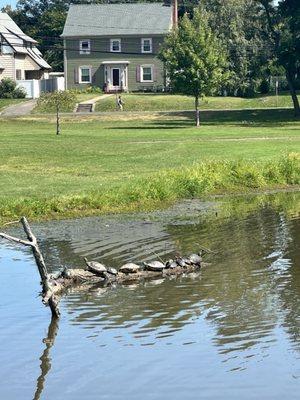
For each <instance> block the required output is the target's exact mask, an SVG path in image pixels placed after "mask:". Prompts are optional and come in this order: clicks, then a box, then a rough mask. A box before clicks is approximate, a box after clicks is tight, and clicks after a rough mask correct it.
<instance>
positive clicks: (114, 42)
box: [110, 39, 121, 53]
mask: <svg viewBox="0 0 300 400" xmlns="http://www.w3.org/2000/svg"><path fill="white" fill-rule="evenodd" d="M110 51H111V52H113V53H120V52H121V39H110Z"/></svg>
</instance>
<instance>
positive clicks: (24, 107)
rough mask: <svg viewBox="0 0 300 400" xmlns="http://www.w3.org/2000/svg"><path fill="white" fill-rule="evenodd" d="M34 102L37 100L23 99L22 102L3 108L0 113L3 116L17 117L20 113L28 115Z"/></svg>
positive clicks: (34, 104)
mask: <svg viewBox="0 0 300 400" xmlns="http://www.w3.org/2000/svg"><path fill="white" fill-rule="evenodd" d="M36 102H37V100H28V101H24V103H19V104H14V105H13V106H9V107H6V108H4V110H2V112H0V115H1V116H4V117H18V116H21V115H28V114H30V113H31V111H32V110H33V109H34V107H35V106H36Z"/></svg>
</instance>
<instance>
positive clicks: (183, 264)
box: [176, 257, 187, 268]
mask: <svg viewBox="0 0 300 400" xmlns="http://www.w3.org/2000/svg"><path fill="white" fill-rule="evenodd" d="M176 263H177V264H178V265H179V267H181V268H185V267H186V266H187V264H186V262H185V260H184V258H181V257H176Z"/></svg>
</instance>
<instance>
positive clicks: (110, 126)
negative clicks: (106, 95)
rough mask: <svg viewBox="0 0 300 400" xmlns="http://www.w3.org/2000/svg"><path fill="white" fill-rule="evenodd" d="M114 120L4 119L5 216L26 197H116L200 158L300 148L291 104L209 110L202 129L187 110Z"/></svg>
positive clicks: (275, 155) (264, 155) (0, 139)
mask: <svg viewBox="0 0 300 400" xmlns="http://www.w3.org/2000/svg"><path fill="white" fill-rule="evenodd" d="M111 118H112V117H111V116H107V117H100V116H89V117H87V116H74V117H73V116H72V117H71V116H70V117H64V118H63V126H62V134H61V135H60V136H56V135H55V119H54V118H53V119H52V120H49V118H48V117H34V116H32V117H26V118H18V119H4V118H3V119H1V120H0V123H1V135H0V160H1V161H0V169H1V180H0V192H1V198H0V214H1V213H2V215H6V217H5V218H6V219H9V218H11V217H13V216H15V215H16V214H18V212H20V213H21V212H23V211H24V198H25V199H27V200H25V203H26V202H27V203H26V204H27V205H28V207H29V208H30V202H31V201H32V200H34V201H35V207H39V205H40V206H41V207H43V206H42V204H46V203H47V202H48V201H50V200H51V199H52V198H54V197H56V198H60V199H63V198H64V197H68V198H71V197H72V196H75V195H79V196H89V194H90V193H92V192H97V193H101V192H105V193H109V192H112V193H113V192H114V193H115V195H116V196H117V195H118V187H120V185H121V186H124V185H129V186H130V184H131V182H133V181H135V180H136V179H140V178H146V177H148V176H149V175H151V174H153V173H157V172H158V171H163V170H169V169H178V168H181V167H182V166H193V164H194V163H199V162H208V161H211V160H215V161H217V162H219V165H220V166H221V165H222V163H223V162H224V161H230V160H244V161H247V160H250V166H251V163H252V162H253V161H257V160H258V161H266V160H278V159H279V158H280V157H282V155H283V154H286V153H300V121H299V120H297V121H295V120H294V118H293V114H292V112H291V111H288V110H285V111H276V112H275V111H268V110H262V111H255V112H246V111H243V112H240V111H232V112H206V113H205V112H204V113H203V120H204V122H203V126H202V127H201V128H200V129H197V128H195V127H194V121H193V120H191V119H190V118H189V117H188V116H186V115H182V116H177V117H175V116H164V117H162V116H161V117H158V116H156V115H145V116H140V115H139V116H138V117H137V116H134V115H132V116H128V115H126V114H125V113H124V114H123V115H118V120H117V121H115V120H112V119H111ZM70 201H71V200H70ZM72 201H73V200H72ZM72 201H71V203H72ZM21 203H22V204H23V205H22V206H21V205H20V204H21ZM11 204H13V211H12V206H11ZM52 205H53V204H52ZM94 206H95V208H97V206H96V205H94ZM67 207H72V205H70V202H69V203H68V206H67ZM74 207H75V205H74ZM60 212H61V213H62V214H63V210H61V211H60ZM47 213H48V214H49V213H50V212H49V210H48V211H45V214H47ZM37 215H39V216H41V215H42V216H43V212H39V211H37Z"/></svg>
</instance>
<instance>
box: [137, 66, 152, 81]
mask: <svg viewBox="0 0 300 400" xmlns="http://www.w3.org/2000/svg"><path fill="white" fill-rule="evenodd" d="M143 68H151V77H152V79H151V80H150V81H145V80H144V78H143V75H144V74H143ZM153 73H154V67H153V65H150V64H149V65H141V69H140V75H141V82H145V83H151V82H152V83H153V82H154V81H153Z"/></svg>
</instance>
